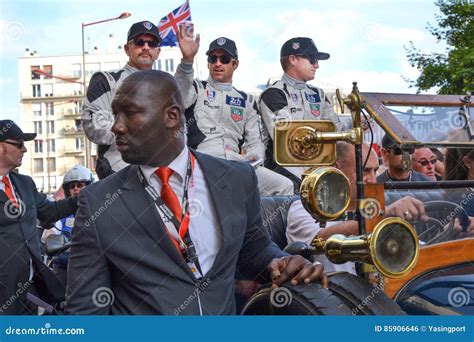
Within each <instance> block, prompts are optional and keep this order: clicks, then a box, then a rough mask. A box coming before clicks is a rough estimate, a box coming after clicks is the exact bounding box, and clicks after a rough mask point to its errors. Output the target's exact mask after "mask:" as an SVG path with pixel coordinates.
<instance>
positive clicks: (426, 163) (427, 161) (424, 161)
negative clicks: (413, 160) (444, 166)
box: [418, 158, 438, 166]
mask: <svg viewBox="0 0 474 342" xmlns="http://www.w3.org/2000/svg"><path fill="white" fill-rule="evenodd" d="M437 162H438V159H436V158H434V159H431V160H427V159H423V160H418V163H420V165H422V166H428V164H430V163H431V165H433V166H434V164H436V163H437Z"/></svg>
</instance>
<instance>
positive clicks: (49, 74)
mask: <svg viewBox="0 0 474 342" xmlns="http://www.w3.org/2000/svg"><path fill="white" fill-rule="evenodd" d="M43 71H44V74H43V78H44V79H45V80H46V79H51V78H53V76H52V75H53V66H52V65H43ZM45 74H46V75H45Z"/></svg>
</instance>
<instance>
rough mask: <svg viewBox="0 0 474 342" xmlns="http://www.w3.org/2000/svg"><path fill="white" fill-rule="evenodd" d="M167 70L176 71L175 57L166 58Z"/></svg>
mask: <svg viewBox="0 0 474 342" xmlns="http://www.w3.org/2000/svg"><path fill="white" fill-rule="evenodd" d="M165 71H167V72H174V60H173V59H166V60H165Z"/></svg>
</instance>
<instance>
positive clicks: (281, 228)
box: [261, 195, 299, 249]
mask: <svg viewBox="0 0 474 342" xmlns="http://www.w3.org/2000/svg"><path fill="white" fill-rule="evenodd" d="M297 199H299V196H297V195H293V196H262V198H261V209H262V220H263V226H264V227H265V228H266V229H267V231H268V233H269V234H270V236H271V238H272V240H273V241H274V242H275V243H276V244H277V245H278V246H279V247H280V248H281V249H283V248H285V247H286V245H287V244H288V242H287V240H286V219H287V216H288V210H289V209H290V206H291V203H293V201H295V200H297Z"/></svg>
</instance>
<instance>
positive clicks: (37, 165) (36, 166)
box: [33, 158, 44, 173]
mask: <svg viewBox="0 0 474 342" xmlns="http://www.w3.org/2000/svg"><path fill="white" fill-rule="evenodd" d="M43 170H44V168H43V158H35V159H34V160H33V171H34V172H36V173H38V172H43Z"/></svg>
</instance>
